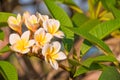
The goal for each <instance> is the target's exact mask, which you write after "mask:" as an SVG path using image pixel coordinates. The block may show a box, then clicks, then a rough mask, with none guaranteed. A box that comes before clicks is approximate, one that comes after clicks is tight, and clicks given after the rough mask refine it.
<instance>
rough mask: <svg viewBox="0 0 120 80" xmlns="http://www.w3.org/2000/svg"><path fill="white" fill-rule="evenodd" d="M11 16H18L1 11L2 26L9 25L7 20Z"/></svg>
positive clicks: (0, 21)
mask: <svg viewBox="0 0 120 80" xmlns="http://www.w3.org/2000/svg"><path fill="white" fill-rule="evenodd" d="M9 16H16V15H15V14H12V13H4V12H0V27H3V26H7V20H8V17H9Z"/></svg>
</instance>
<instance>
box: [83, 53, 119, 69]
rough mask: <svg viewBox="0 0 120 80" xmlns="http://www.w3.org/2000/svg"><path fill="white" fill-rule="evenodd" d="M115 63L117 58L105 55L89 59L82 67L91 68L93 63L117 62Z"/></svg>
mask: <svg viewBox="0 0 120 80" xmlns="http://www.w3.org/2000/svg"><path fill="white" fill-rule="evenodd" d="M115 61H117V60H116V58H115V57H113V56H105V55H103V56H97V57H95V58H88V59H86V60H85V61H83V62H82V65H84V66H86V67H90V65H91V64H92V63H93V62H115Z"/></svg>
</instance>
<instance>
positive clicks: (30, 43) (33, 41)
mask: <svg viewBox="0 0 120 80" xmlns="http://www.w3.org/2000/svg"><path fill="white" fill-rule="evenodd" d="M34 43H35V40H29V42H28V46H26V48H28V47H31V46H33V45H34Z"/></svg>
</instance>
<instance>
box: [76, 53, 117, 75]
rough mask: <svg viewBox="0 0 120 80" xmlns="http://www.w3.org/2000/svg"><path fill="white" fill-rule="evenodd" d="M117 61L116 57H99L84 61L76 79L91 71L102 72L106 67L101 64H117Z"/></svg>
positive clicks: (77, 71)
mask: <svg viewBox="0 0 120 80" xmlns="http://www.w3.org/2000/svg"><path fill="white" fill-rule="evenodd" d="M115 61H117V60H116V58H115V57H113V56H105V55H103V56H97V57H95V58H88V59H87V60H85V61H82V63H81V65H80V66H79V68H78V69H77V70H76V72H75V74H74V77H76V76H78V75H80V74H83V73H86V72H88V71H91V70H102V69H104V68H105V67H106V66H105V65H103V64H100V63H101V62H115Z"/></svg>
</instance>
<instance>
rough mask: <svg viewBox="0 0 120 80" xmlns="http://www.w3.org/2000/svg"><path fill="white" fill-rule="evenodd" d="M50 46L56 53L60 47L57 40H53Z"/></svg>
mask: <svg viewBox="0 0 120 80" xmlns="http://www.w3.org/2000/svg"><path fill="white" fill-rule="evenodd" d="M52 47H53V48H54V53H58V52H59V50H60V48H61V44H60V43H59V42H58V41H55V42H53V43H52Z"/></svg>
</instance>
